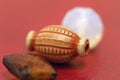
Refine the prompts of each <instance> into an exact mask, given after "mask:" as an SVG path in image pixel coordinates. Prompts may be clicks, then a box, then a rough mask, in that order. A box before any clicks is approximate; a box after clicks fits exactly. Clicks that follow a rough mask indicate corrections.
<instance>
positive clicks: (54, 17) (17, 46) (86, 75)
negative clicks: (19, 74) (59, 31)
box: [0, 0, 120, 80]
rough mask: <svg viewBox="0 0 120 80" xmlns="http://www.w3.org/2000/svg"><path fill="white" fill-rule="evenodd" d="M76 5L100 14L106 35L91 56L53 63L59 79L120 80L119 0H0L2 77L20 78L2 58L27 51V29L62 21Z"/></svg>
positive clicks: (0, 75) (3, 79)
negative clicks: (65, 62)
mask: <svg viewBox="0 0 120 80" xmlns="http://www.w3.org/2000/svg"><path fill="white" fill-rule="evenodd" d="M76 6H89V7H92V8H94V9H95V10H96V11H97V12H98V13H99V14H100V15H101V17H102V20H103V22H104V27H105V33H104V37H103V40H102V42H101V43H100V45H99V46H98V47H97V48H96V49H95V50H93V51H90V53H89V55H88V56H86V57H84V58H82V59H80V57H77V58H76V59H75V60H74V61H72V63H71V64H66V65H62V66H60V65H59V66H57V65H56V66H55V65H54V67H55V69H56V71H57V72H58V77H57V80H120V36H119V35H120V0H0V80H17V79H16V78H15V77H13V76H12V75H11V74H10V73H9V72H8V71H7V69H6V68H5V67H4V66H3V64H2V58H3V56H5V55H7V54H12V53H21V52H27V49H26V47H25V37H26V34H27V33H28V31H30V30H31V29H34V30H39V29H41V28H42V27H44V26H45V25H48V24H60V23H61V20H62V19H63V17H64V15H65V13H66V11H68V10H69V9H71V8H73V7H76Z"/></svg>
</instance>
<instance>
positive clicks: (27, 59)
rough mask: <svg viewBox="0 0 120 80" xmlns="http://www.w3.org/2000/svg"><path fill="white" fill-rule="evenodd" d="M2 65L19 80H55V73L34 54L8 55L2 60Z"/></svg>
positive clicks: (44, 61)
mask: <svg viewBox="0 0 120 80" xmlns="http://www.w3.org/2000/svg"><path fill="white" fill-rule="evenodd" d="M3 64H4V65H5V66H6V68H7V69H8V70H9V71H10V72H11V73H12V74H13V75H15V76H16V77H18V78H20V79H21V80H56V76H57V73H56V71H55V70H54V69H53V68H52V66H51V65H50V64H49V63H48V62H47V61H46V60H45V59H43V58H42V57H40V56H38V55H36V54H13V55H8V56H5V57H4V58H3Z"/></svg>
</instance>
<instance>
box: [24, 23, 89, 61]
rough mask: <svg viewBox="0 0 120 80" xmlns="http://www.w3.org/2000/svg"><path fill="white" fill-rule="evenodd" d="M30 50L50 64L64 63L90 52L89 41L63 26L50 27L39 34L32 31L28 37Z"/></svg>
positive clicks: (27, 43)
mask: <svg viewBox="0 0 120 80" xmlns="http://www.w3.org/2000/svg"><path fill="white" fill-rule="evenodd" d="M26 45H27V47H28V49H29V50H31V51H32V50H35V51H37V52H38V53H40V55H41V56H43V57H45V58H46V59H48V60H49V61H50V62H55V63H63V62H68V61H70V60H72V59H73V58H75V57H76V56H77V55H78V54H79V55H80V56H85V55H87V53H88V51H89V41H88V39H82V38H80V37H79V36H78V35H77V34H76V33H74V32H73V31H71V30H70V29H68V28H65V27H63V26H61V25H49V26H47V27H45V28H43V29H41V30H40V31H38V32H35V31H30V32H29V33H28V35H27V37H26Z"/></svg>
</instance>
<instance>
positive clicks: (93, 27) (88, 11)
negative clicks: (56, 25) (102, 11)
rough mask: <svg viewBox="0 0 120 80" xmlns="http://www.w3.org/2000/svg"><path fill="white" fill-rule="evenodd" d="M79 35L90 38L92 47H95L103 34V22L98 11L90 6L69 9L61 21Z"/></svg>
mask: <svg viewBox="0 0 120 80" xmlns="http://www.w3.org/2000/svg"><path fill="white" fill-rule="evenodd" d="M61 24H62V25H64V26H67V27H68V28H70V29H72V30H73V31H74V32H76V33H77V34H78V35H79V36H81V37H83V38H88V39H89V40H90V48H91V49H93V48H95V47H96V46H97V45H98V44H99V42H100V41H101V39H102V36H103V23H102V21H101V18H100V16H99V14H98V13H96V12H95V11H94V10H93V9H92V8H89V7H76V8H73V9H71V10H69V11H68V12H67V13H66V15H65V17H64V18H63V21H62V23H61Z"/></svg>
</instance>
